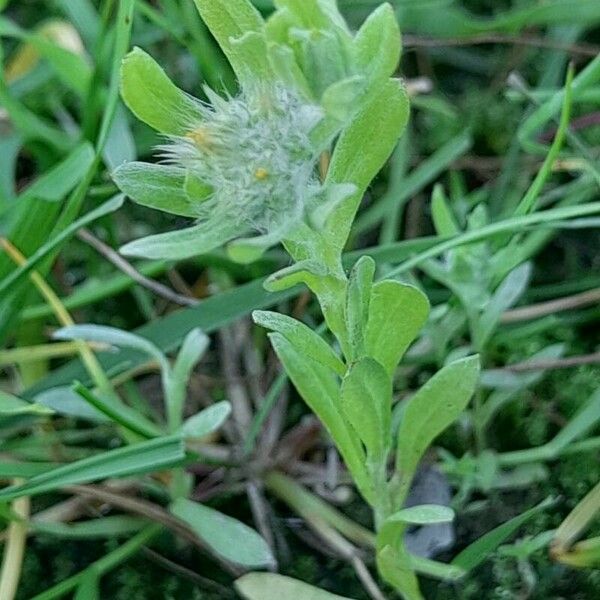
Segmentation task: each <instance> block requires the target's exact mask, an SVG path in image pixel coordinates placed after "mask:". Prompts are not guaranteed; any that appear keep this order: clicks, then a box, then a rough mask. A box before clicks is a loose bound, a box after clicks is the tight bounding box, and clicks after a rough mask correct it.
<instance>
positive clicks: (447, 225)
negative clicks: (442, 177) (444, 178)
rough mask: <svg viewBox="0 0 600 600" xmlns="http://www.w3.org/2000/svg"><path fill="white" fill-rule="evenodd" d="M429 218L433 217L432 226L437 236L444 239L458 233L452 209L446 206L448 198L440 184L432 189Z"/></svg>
mask: <svg viewBox="0 0 600 600" xmlns="http://www.w3.org/2000/svg"><path fill="white" fill-rule="evenodd" d="M431 216H432V217H433V224H434V226H435V230H436V231H437V233H438V235H441V236H443V237H444V236H449V235H458V234H459V233H460V231H459V229H458V224H457V223H456V219H455V217H454V214H453V213H452V209H451V208H450V206H449V205H448V198H447V197H446V193H445V192H444V188H443V187H442V186H441V185H440V184H436V185H435V187H434V188H433V194H432V198H431Z"/></svg>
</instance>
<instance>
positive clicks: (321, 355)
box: [252, 310, 346, 376]
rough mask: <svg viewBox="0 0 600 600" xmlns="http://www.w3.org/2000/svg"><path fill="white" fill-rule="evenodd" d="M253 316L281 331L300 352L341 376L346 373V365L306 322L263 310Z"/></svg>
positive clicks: (270, 327) (271, 327)
mask: <svg viewBox="0 0 600 600" xmlns="http://www.w3.org/2000/svg"><path fill="white" fill-rule="evenodd" d="M252 318H253V319H254V322H255V323H256V324H258V325H261V326H262V327H265V328H266V329H270V330H271V331H277V332H278V333H281V335H283V336H284V337H285V338H286V339H287V340H288V341H289V342H290V343H291V344H292V345H293V346H294V347H295V348H296V350H297V351H298V352H299V353H300V354H302V355H304V356H306V357H308V358H311V359H312V360H314V361H316V362H318V363H320V364H322V365H324V366H326V367H328V368H329V369H331V370H332V371H333V372H334V373H337V374H338V375H340V376H343V375H344V374H345V373H346V365H344V363H343V362H342V361H341V360H340V359H339V358H338V356H337V354H336V353H335V352H334V351H333V350H332V349H331V347H330V346H329V344H327V342H325V340H324V339H323V338H322V337H321V336H320V335H318V334H317V333H315V332H314V331H313V330H312V329H311V328H310V327H308V326H306V325H305V324H304V323H302V322H300V321H298V320H296V319H293V318H292V317H288V316H287V315H282V314H279V313H275V312H270V311H261V310H255V311H254V312H253V313H252Z"/></svg>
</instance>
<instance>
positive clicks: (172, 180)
mask: <svg viewBox="0 0 600 600" xmlns="http://www.w3.org/2000/svg"><path fill="white" fill-rule="evenodd" d="M112 178H113V181H114V182H115V183H116V184H117V186H118V187H119V189H120V190H121V191H122V192H123V193H124V194H126V195H127V196H129V197H130V198H131V199H132V200H133V201H134V202H137V203H138V204H141V205H143V206H148V207H149V208H154V209H156V210H162V211H164V212H168V213H172V214H174V215H182V216H184V217H195V216H197V214H198V213H197V210H196V208H195V207H194V205H193V203H192V202H191V201H190V198H189V196H188V194H187V191H186V187H185V186H186V172H185V170H184V169H182V168H181V167H175V166H172V165H155V164H151V163H144V162H130V163H125V164H124V165H121V166H120V167H118V168H117V169H116V170H115V171H114V172H113V174H112Z"/></svg>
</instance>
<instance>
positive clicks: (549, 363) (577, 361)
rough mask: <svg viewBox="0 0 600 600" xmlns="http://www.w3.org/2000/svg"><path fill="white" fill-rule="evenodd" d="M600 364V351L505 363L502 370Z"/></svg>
mask: <svg viewBox="0 0 600 600" xmlns="http://www.w3.org/2000/svg"><path fill="white" fill-rule="evenodd" d="M597 364H600V352H596V353H595V354H584V355H582V356H568V357H567V358H556V359H549V360H526V361H524V362H520V363H515V364H512V365H506V366H505V367H503V368H502V369H500V370H502V371H511V372H513V373H523V372H527V371H545V370H546V369H567V368H569V367H579V366H581V365H597Z"/></svg>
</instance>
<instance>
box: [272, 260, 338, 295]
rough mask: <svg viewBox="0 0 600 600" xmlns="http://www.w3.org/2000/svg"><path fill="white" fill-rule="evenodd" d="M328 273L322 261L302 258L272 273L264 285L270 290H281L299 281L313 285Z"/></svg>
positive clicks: (309, 285)
mask: <svg viewBox="0 0 600 600" xmlns="http://www.w3.org/2000/svg"><path fill="white" fill-rule="evenodd" d="M326 274H327V269H326V268H325V267H324V266H323V265H322V264H321V263H319V262H317V261H314V260H302V261H299V262H297V263H295V264H293V265H291V266H290V267H286V268H285V269H281V270H280V271H277V272H276V273H273V274H272V275H270V276H269V277H268V278H267V279H266V281H265V283H264V287H265V289H266V290H267V291H268V292H281V291H283V290H287V289H289V288H291V287H293V286H295V285H298V284H299V283H305V284H306V285H307V286H308V287H313V286H314V285H316V284H317V282H318V281H319V279H320V278H322V277H324V276H325V275H326Z"/></svg>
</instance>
